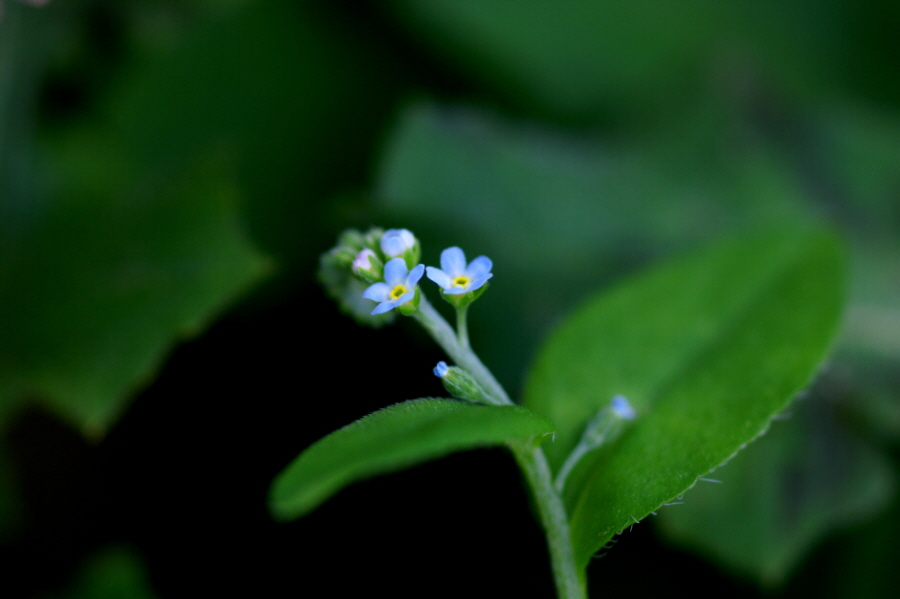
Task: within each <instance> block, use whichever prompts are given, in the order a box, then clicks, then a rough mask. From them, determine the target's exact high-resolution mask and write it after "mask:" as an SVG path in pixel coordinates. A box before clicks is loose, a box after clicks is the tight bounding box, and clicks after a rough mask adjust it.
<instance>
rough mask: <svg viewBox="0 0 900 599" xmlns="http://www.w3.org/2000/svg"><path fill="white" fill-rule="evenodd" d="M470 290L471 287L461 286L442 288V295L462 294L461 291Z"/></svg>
mask: <svg viewBox="0 0 900 599" xmlns="http://www.w3.org/2000/svg"><path fill="white" fill-rule="evenodd" d="M470 291H472V287H469V288H468V289H463V288H462V287H450V288H449V289H444V295H462V294H463V293H469V292H470Z"/></svg>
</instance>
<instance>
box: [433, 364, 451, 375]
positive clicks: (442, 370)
mask: <svg viewBox="0 0 900 599" xmlns="http://www.w3.org/2000/svg"><path fill="white" fill-rule="evenodd" d="M449 371H450V367H449V366H447V363H446V362H443V361H441V362H438V363H437V366H435V367H434V376H436V377H438V378H439V379H442V378H444V377H445V376H447V373H448V372H449Z"/></svg>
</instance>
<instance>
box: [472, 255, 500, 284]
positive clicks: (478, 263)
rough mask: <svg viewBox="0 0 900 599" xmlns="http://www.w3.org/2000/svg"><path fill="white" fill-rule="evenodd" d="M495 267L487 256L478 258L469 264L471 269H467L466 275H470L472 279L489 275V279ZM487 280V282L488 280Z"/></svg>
mask: <svg viewBox="0 0 900 599" xmlns="http://www.w3.org/2000/svg"><path fill="white" fill-rule="evenodd" d="M493 266H494V263H493V262H491V259H490V258H488V257H487V256H478V257H477V258H475V259H474V260H472V262H470V263H469V268H467V269H466V274H468V275H469V278H470V279H480V278H482V277H483V276H484V275H488V277H487V278H490V275H489V273H490V272H491V267H493ZM487 278H485V281H486V280H487Z"/></svg>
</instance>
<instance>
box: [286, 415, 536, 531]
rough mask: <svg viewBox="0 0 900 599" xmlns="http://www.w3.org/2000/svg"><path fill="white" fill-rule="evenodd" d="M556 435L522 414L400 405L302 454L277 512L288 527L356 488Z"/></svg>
mask: <svg viewBox="0 0 900 599" xmlns="http://www.w3.org/2000/svg"><path fill="white" fill-rule="evenodd" d="M552 432H553V425H552V424H551V423H550V422H549V421H548V420H547V419H546V418H544V417H542V416H539V415H537V414H535V413H534V412H531V411H530V410H526V409H525V408H521V407H518V406H477V405H472V404H466V403H461V402H457V401H450V400H444V399H417V400H413V401H407V402H404V403H401V404H396V405H393V406H390V407H388V408H384V409H383V410H379V411H378V412H375V413H374V414H370V415H369V416H366V417H365V418H362V419H360V420H357V421H356V422H354V423H352V424H350V425H348V426H345V427H344V428H342V429H340V430H338V431H335V432H333V433H332V434H330V435H328V436H327V437H325V438H324V439H321V440H320V441H318V442H316V443H314V444H313V445H311V446H310V447H309V448H308V449H307V450H306V451H304V452H303V453H302V454H300V456H299V457H297V459H295V460H294V461H293V462H292V463H291V464H290V465H289V466H288V467H287V468H286V469H285V470H284V471H283V472H282V473H281V474H280V475H279V476H278V478H277V479H276V480H275V482H274V484H273V486H272V491H271V501H270V507H271V510H272V513H273V514H274V515H275V516H276V517H277V518H279V519H281V520H288V519H292V518H297V517H299V516H302V515H304V514H306V513H308V512H310V511H312V510H313V509H315V508H316V507H317V506H318V505H319V504H321V503H322V502H323V501H325V500H326V499H328V498H329V497H331V496H332V495H334V494H335V493H337V492H338V491H339V490H340V489H342V488H343V487H345V486H347V485H349V484H350V483H352V482H355V481H358V480H362V479H365V478H370V477H372V476H375V475H376V474H383V473H385V472H390V471H394V470H399V469H401V468H404V467H407V466H411V465H413V464H416V463H419V462H423V461H426V460H429V459H433V458H436V457H439V456H442V455H445V454H448V453H452V452H454V451H459V450H462V449H469V448H472V447H477V446H484V445H499V444H502V443H504V442H505V441H507V440H510V439H529V438H534V439H535V440H539V439H540V438H542V437H544V436H546V435H548V434H550V433H552Z"/></svg>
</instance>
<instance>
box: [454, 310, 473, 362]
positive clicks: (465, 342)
mask: <svg viewBox="0 0 900 599" xmlns="http://www.w3.org/2000/svg"><path fill="white" fill-rule="evenodd" d="M468 311H469V307H468V306H466V307H465V308H457V309H456V338H457V339H459V344H460V345H461V346H463V349H469V325H468V323H467V322H466V314H467V313H468ZM469 351H471V350H469Z"/></svg>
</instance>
